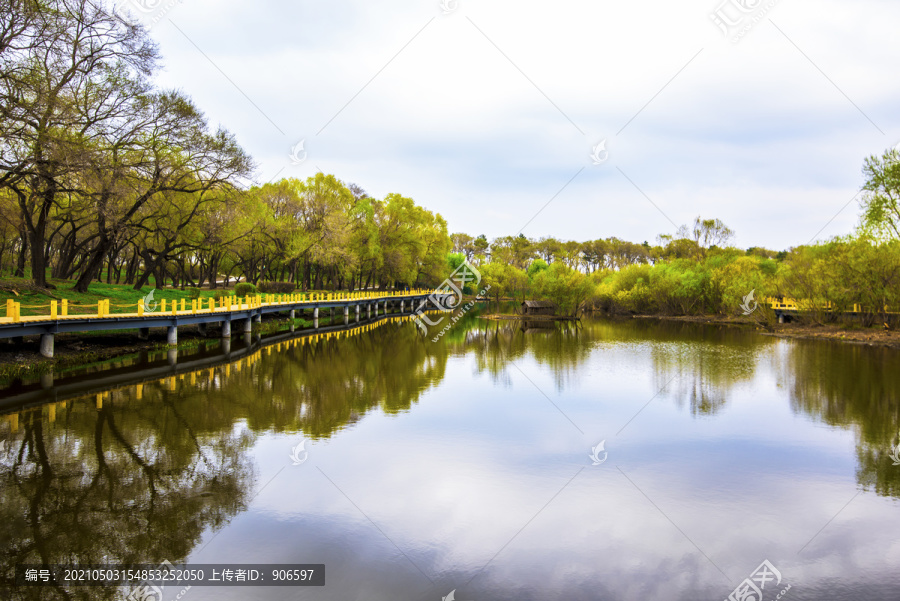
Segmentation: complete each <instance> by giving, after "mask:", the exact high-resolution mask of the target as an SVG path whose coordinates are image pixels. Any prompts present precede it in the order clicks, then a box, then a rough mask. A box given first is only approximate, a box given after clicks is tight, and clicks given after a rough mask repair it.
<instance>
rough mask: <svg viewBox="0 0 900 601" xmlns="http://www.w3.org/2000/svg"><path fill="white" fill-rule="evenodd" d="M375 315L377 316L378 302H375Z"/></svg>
mask: <svg viewBox="0 0 900 601" xmlns="http://www.w3.org/2000/svg"><path fill="white" fill-rule="evenodd" d="M375 317H378V303H377V302H376V303H375Z"/></svg>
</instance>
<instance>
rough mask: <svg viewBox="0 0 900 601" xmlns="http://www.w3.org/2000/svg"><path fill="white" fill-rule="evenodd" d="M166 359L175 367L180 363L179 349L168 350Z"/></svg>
mask: <svg viewBox="0 0 900 601" xmlns="http://www.w3.org/2000/svg"><path fill="white" fill-rule="evenodd" d="M166 359H167V360H168V361H169V365H171V366H172V367H175V366H176V365H178V349H175V348H170V349H169V350H168V351H167V352H166Z"/></svg>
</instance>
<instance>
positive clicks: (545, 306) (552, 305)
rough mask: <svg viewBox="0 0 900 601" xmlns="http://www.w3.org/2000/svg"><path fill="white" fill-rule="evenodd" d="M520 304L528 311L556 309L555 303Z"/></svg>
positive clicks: (531, 301) (526, 302) (530, 301)
mask: <svg viewBox="0 0 900 601" xmlns="http://www.w3.org/2000/svg"><path fill="white" fill-rule="evenodd" d="M522 304H523V305H524V306H526V307H527V308H529V309H555V308H556V303H554V302H553V301H534V300H527V301H525V302H524V303H522Z"/></svg>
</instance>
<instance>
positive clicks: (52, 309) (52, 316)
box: [50, 301, 56, 319]
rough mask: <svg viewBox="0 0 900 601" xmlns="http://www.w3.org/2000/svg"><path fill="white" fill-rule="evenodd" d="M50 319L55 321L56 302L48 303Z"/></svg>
mask: <svg viewBox="0 0 900 601" xmlns="http://www.w3.org/2000/svg"><path fill="white" fill-rule="evenodd" d="M50 319H56V301H50Z"/></svg>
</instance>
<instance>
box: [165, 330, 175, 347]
mask: <svg viewBox="0 0 900 601" xmlns="http://www.w3.org/2000/svg"><path fill="white" fill-rule="evenodd" d="M166 343H168V344H170V345H173V346H174V345H176V344H178V326H169V327H168V328H166Z"/></svg>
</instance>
